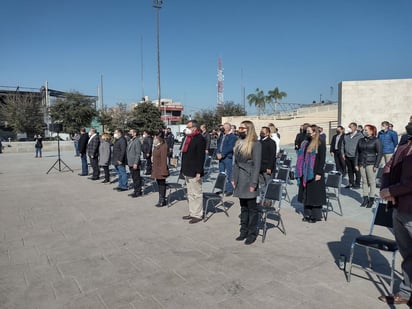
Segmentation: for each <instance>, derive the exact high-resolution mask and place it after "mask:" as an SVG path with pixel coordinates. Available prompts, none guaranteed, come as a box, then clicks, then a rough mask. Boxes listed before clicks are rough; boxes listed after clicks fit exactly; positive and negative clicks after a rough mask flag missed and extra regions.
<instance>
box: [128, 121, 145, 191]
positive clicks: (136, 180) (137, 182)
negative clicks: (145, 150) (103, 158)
mask: <svg viewBox="0 0 412 309" xmlns="http://www.w3.org/2000/svg"><path fill="white" fill-rule="evenodd" d="M129 134H130V136H131V138H132V139H131V140H130V142H129V145H128V146H127V164H128V165H129V171H130V175H131V176H132V180H133V188H134V192H133V193H131V194H129V196H131V197H132V198H136V197H139V196H142V179H141V177H140V155H141V149H142V145H141V144H140V140H139V138H138V137H137V130H135V129H131V130H130V131H129Z"/></svg>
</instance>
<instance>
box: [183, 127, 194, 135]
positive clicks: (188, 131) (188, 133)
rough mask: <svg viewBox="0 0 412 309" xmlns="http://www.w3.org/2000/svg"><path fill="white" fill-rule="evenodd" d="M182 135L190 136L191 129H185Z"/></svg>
mask: <svg viewBox="0 0 412 309" xmlns="http://www.w3.org/2000/svg"><path fill="white" fill-rule="evenodd" d="M184 133H185V134H186V135H190V134H192V129H189V128H186V129H185V132H184Z"/></svg>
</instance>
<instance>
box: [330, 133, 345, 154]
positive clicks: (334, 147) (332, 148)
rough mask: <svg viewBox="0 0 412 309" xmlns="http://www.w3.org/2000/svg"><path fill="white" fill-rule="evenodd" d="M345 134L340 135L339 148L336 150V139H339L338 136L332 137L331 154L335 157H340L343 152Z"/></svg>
mask: <svg viewBox="0 0 412 309" xmlns="http://www.w3.org/2000/svg"><path fill="white" fill-rule="evenodd" d="M343 136H344V134H341V135H340V138H339V141H338V147H337V148H336V146H335V145H336V139H337V138H338V134H335V135H334V136H332V141H331V142H330V151H329V152H330V153H333V154H334V155H340V154H341V150H342V143H343V138H344V137H343Z"/></svg>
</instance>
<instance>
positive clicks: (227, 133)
mask: <svg viewBox="0 0 412 309" xmlns="http://www.w3.org/2000/svg"><path fill="white" fill-rule="evenodd" d="M223 128H224V132H223V134H222V138H221V139H220V140H219V141H218V143H217V149H216V158H217V159H218V160H219V173H226V177H227V182H226V188H225V191H226V196H230V195H232V194H233V186H232V183H231V181H230V179H231V178H232V166H233V147H234V146H235V143H236V140H237V137H236V136H235V135H234V134H233V133H232V132H231V125H230V123H225V124H223ZM239 133H240V132H239Z"/></svg>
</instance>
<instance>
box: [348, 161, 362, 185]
mask: <svg viewBox="0 0 412 309" xmlns="http://www.w3.org/2000/svg"><path fill="white" fill-rule="evenodd" d="M345 162H346V166H347V167H348V177H349V183H350V184H351V185H352V186H356V187H360V180H361V174H360V172H359V171H357V170H355V158H353V157H346V160H345Z"/></svg>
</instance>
